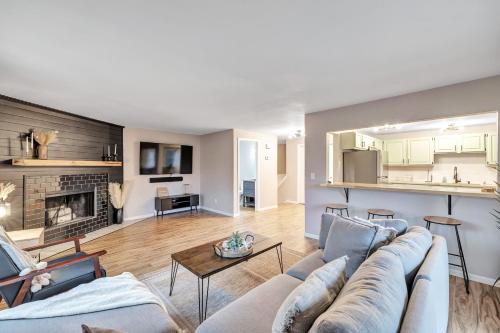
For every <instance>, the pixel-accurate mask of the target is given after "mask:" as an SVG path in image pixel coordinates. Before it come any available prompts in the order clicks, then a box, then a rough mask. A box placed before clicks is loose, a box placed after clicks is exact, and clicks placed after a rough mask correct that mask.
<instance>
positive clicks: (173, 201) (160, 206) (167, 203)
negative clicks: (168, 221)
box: [155, 193, 200, 216]
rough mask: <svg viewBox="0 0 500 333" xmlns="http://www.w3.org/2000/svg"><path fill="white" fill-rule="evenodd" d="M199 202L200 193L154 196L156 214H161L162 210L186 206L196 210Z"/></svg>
mask: <svg viewBox="0 0 500 333" xmlns="http://www.w3.org/2000/svg"><path fill="white" fill-rule="evenodd" d="M199 204H200V195H199V194H192V193H186V194H177V195H168V196H165V197H156V198H155V210H156V216H160V212H161V216H163V212H165V211H169V210H173V209H178V208H186V207H189V208H190V209H191V212H192V211H193V208H194V209H195V210H196V211H198V205H199Z"/></svg>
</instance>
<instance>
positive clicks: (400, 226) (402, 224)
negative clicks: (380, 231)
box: [370, 219, 408, 236]
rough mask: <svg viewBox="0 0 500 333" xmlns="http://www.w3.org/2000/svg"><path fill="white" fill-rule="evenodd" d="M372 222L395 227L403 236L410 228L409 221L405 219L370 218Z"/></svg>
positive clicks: (386, 226)
mask: <svg viewBox="0 0 500 333" xmlns="http://www.w3.org/2000/svg"><path fill="white" fill-rule="evenodd" d="M370 222H371V223H373V224H376V225H379V226H381V227H385V228H394V229H396V231H397V233H398V234H397V235H398V236H401V235H402V234H404V233H405V232H406V230H407V229H408V222H406V220H403V219H370Z"/></svg>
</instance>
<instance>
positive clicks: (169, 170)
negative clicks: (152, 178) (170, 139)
mask: <svg viewBox="0 0 500 333" xmlns="http://www.w3.org/2000/svg"><path fill="white" fill-rule="evenodd" d="M139 170H140V171H139V172H140V174H141V175H166V174H191V173H193V146H186V145H177V144H169V143H153V142H141V144H140V167H139Z"/></svg>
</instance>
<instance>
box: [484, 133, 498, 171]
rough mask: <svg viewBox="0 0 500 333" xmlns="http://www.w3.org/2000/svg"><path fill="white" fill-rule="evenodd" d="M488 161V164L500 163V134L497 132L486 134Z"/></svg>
mask: <svg viewBox="0 0 500 333" xmlns="http://www.w3.org/2000/svg"><path fill="white" fill-rule="evenodd" d="M486 162H487V163H488V164H497V163H498V135H496V134H488V135H487V136H486Z"/></svg>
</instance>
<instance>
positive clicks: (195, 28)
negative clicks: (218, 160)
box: [0, 0, 500, 135]
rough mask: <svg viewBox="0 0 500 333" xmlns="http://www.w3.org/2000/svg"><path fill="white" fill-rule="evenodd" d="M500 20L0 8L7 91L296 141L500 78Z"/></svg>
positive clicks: (276, 8) (87, 111)
mask: <svg viewBox="0 0 500 333" xmlns="http://www.w3.org/2000/svg"><path fill="white" fill-rule="evenodd" d="M499 17H500V1H497V0H490V1H487V0H474V1H468V0H462V1H457V0H428V1H409V0H408V1H397V0H392V1H388V0H380V1H348V0H345V1H333V0H324V1H321V0H318V1H306V0H304V1H290V0H279V1H278V0H252V1H248V0H244V1H243V0H225V1H222V0H211V1H202V0H199V1H189V0H179V1H139V0H136V1H123V0H120V1H118V0H107V1H102V0H101V1H97V0H85V1H83V0H80V1H76V0H75V1H67V0H60V1H43V0H39V1H23V0H12V1H8V0H0V93H1V94H5V95H9V96H12V97H16V98H20V99H24V100H27V101H31V102H34V103H39V104H42V105H47V106H50V107H54V108H58V109H63V110H66V111H69V112H73V113H77V114H81V115H85V116H88V117H93V118H97V119H101V120H105V121H109V122H114V123H118V124H122V125H126V126H132V127H144V128H154V129H162V130H169V131H175V132H185V133H208V132H213V131H217V130H222V129H227V128H242V129H248V130H256V131H264V132H268V133H274V134H279V135H286V134H288V133H289V132H295V130H296V129H299V128H302V127H303V120H304V113H307V112H314V111H319V110H324V109H328V108H333V107H338V106H343V105H348V104H354V103H358V102H363V101H368V100H373V99H378V98H382V97H388V96H394V95H398V94H402V93H407V92H412V91H418V90H423V89H428V88H433V87H437V86H443V85H447V84H452V83H456V82H462V81H468V80H472V79H477V78H481V77H487V76H492V75H495V74H498V73H500V60H499V59H500V24H499ZM471 112H474V110H471Z"/></svg>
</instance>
